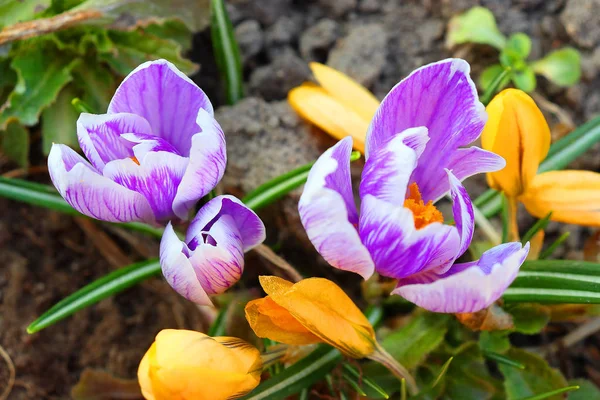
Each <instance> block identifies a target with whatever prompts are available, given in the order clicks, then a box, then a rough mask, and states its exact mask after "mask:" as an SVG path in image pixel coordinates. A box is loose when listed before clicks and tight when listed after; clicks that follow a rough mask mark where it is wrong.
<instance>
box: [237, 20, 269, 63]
mask: <svg viewBox="0 0 600 400" xmlns="http://www.w3.org/2000/svg"><path fill="white" fill-rule="evenodd" d="M235 38H236V39H237V42H238V44H239V46H240V51H241V53H242V60H243V62H244V63H246V62H247V61H248V60H249V59H251V58H253V57H254V56H256V55H257V54H258V53H260V52H261V50H262V49H263V47H264V44H265V35H264V33H263V31H262V29H261V27H260V24H259V23H258V21H256V20H248V21H244V22H242V23H241V24H239V25H238V26H236V27H235Z"/></svg>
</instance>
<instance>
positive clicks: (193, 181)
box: [173, 109, 227, 219]
mask: <svg viewBox="0 0 600 400" xmlns="http://www.w3.org/2000/svg"><path fill="white" fill-rule="evenodd" d="M196 123H197V124H198V126H199V127H200V133H196V134H195V135H194V136H193V137H192V149H191V150H190V164H189V166H188V168H187V170H186V171H185V174H184V175H183V179H182V180H181V184H180V185H179V188H178V189H177V195H176V196H175V200H174V202H173V211H174V212H175V214H176V215H177V216H178V217H179V218H181V219H187V214H188V213H189V211H190V210H191V209H192V208H193V207H194V205H195V204H196V202H197V201H198V200H200V199H201V198H202V197H204V196H206V195H207V194H208V193H209V192H210V191H211V190H213V189H214V188H215V186H217V183H219V181H220V180H221V178H223V174H224V173H225V166H226V165H227V153H226V151H225V136H224V135H223V131H222V130H221V127H220V126H219V123H218V122H217V121H216V120H215V119H214V118H213V117H212V115H211V114H209V113H208V112H206V111H205V110H203V109H200V111H199V112H198V117H197V118H196Z"/></svg>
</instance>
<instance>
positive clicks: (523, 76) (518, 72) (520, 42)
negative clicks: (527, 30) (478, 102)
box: [446, 7, 581, 92]
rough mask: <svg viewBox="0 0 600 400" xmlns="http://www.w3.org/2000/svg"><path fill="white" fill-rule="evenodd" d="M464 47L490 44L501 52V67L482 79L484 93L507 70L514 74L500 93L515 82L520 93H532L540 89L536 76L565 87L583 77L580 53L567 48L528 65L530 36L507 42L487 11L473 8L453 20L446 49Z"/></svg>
mask: <svg viewBox="0 0 600 400" xmlns="http://www.w3.org/2000/svg"><path fill="white" fill-rule="evenodd" d="M463 43H479V44H486V45H490V46H493V47H495V48H496V49H498V50H500V55H499V60H500V64H494V65H492V66H490V67H488V68H486V69H485V70H484V71H483V73H482V74H481V75H480V77H479V86H480V87H481V89H482V90H484V91H487V90H488V88H489V87H490V85H491V84H492V82H493V81H494V78H495V77H498V76H500V74H501V73H502V72H503V70H505V69H508V70H509V71H510V74H509V76H508V77H506V78H505V79H503V81H502V82H501V83H502V85H500V86H499V89H502V88H503V87H504V86H506V85H507V84H508V83H509V81H512V82H513V84H514V85H515V86H516V87H517V88H518V89H521V90H523V91H525V92H532V91H534V90H535V87H536V85H537V82H536V77H535V74H540V75H543V76H544V77H546V79H548V80H549V81H551V82H553V83H554V84H556V85H558V86H563V87H567V86H572V85H574V84H576V83H577V82H579V79H580V77H581V66H580V64H581V57H580V55H579V52H578V51H577V50H575V49H573V48H571V47H565V48H563V49H559V50H555V51H553V52H551V53H549V54H548V55H546V56H545V57H544V58H542V59H540V60H537V61H533V62H528V61H527V58H528V57H529V53H530V52H531V39H530V38H529V36H527V35H526V34H524V33H521V32H517V33H513V34H512V35H510V37H508V39H507V38H506V37H505V36H504V35H503V34H502V33H501V32H500V31H499V29H498V27H497V26H496V20H495V18H494V15H493V14H492V13H491V11H489V10H488V9H486V8H483V7H473V8H471V9H470V10H468V11H466V12H465V13H463V14H461V15H458V16H456V17H453V18H452V19H451V20H450V22H449V24H448V35H447V37H446V45H447V46H448V47H453V46H455V45H459V44H463Z"/></svg>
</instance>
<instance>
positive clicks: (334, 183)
mask: <svg viewBox="0 0 600 400" xmlns="http://www.w3.org/2000/svg"><path fill="white" fill-rule="evenodd" d="M351 151H352V139H351V138H349V137H348V138H345V139H343V140H341V141H340V142H338V143H337V144H336V145H335V146H333V147H332V148H330V149H328V150H327V151H326V152H325V153H323V154H322V155H321V157H319V159H318V160H317V162H316V163H315V165H314V166H313V167H312V169H311V171H310V173H309V175H308V180H307V182H306V185H305V187H304V192H303V193H302V196H301V197H300V201H299V203H298V210H299V212H300V220H301V221H302V225H304V229H305V230H306V233H307V235H308V238H309V239H310V241H311V242H312V243H313V245H314V246H315V248H316V249H317V251H318V252H319V253H320V254H321V255H322V256H323V258H325V260H327V262H328V263H329V264H331V265H333V266H334V267H336V268H339V269H342V270H345V271H352V272H355V273H357V274H359V275H361V276H362V277H363V278H365V279H368V278H369V277H370V276H371V275H372V274H373V270H374V266H373V262H372V260H371V257H370V256H369V253H368V252H367V249H366V248H365V247H364V246H363V244H362V243H361V241H360V237H359V236H358V232H357V231H356V228H355V226H356V224H357V222H358V214H357V211H356V205H355V204H354V197H353V196H352V183H351V182H350V152H351Z"/></svg>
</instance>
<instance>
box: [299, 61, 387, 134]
mask: <svg viewBox="0 0 600 400" xmlns="http://www.w3.org/2000/svg"><path fill="white" fill-rule="evenodd" d="M309 66H310V69H311V70H312V73H313V75H314V76H315V78H316V80H317V82H319V85H321V87H323V89H325V90H326V91H327V92H329V94H330V95H331V96H332V97H334V98H335V99H336V100H337V101H338V102H340V103H341V104H343V105H345V106H346V107H348V108H350V109H351V110H353V111H354V112H355V113H356V114H358V115H359V116H360V117H361V118H362V119H364V120H366V121H369V122H370V121H371V119H372V118H373V115H375V111H377V107H379V100H377V97H375V96H374V95H373V93H371V92H370V91H369V90H368V89H367V88H366V87H364V86H362V85H361V84H360V83H358V82H356V81H355V80H353V79H352V78H350V77H349V76H348V75H346V74H343V73H341V72H340V71H338V70H336V69H334V68H331V67H328V66H327V65H323V64H320V63H316V62H312V63H310V64H309Z"/></svg>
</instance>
